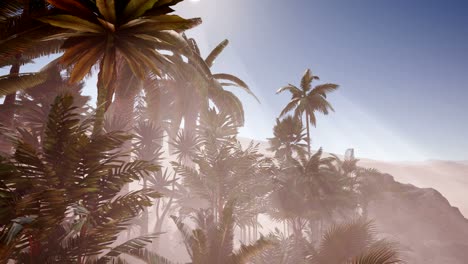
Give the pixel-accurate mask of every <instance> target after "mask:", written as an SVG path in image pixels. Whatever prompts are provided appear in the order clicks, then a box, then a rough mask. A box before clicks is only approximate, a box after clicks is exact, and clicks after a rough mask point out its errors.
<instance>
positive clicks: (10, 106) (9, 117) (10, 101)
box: [3, 55, 21, 127]
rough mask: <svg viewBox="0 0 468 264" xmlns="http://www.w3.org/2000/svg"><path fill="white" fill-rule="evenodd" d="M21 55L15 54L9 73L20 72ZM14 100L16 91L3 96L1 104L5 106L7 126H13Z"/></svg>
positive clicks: (5, 122) (16, 74)
mask: <svg viewBox="0 0 468 264" xmlns="http://www.w3.org/2000/svg"><path fill="white" fill-rule="evenodd" d="M20 57H21V55H17V56H16V60H15V63H14V64H13V65H12V66H11V68H10V75H11V76H18V75H19V72H20V64H19V61H18V60H19V59H20ZM15 102H16V92H14V93H11V94H8V95H7V96H5V101H3V106H4V108H5V113H4V118H5V120H4V124H5V125H6V126H7V127H13V123H14V120H13V119H14V116H15V110H14V107H15Z"/></svg>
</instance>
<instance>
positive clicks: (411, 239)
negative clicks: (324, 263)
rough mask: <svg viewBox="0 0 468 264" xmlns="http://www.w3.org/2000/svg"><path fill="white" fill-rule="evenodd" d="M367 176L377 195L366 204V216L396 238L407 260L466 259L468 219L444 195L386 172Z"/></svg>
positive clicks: (444, 263) (420, 263)
mask: <svg viewBox="0 0 468 264" xmlns="http://www.w3.org/2000/svg"><path fill="white" fill-rule="evenodd" d="M370 180H371V181H372V183H373V184H375V185H374V186H378V188H379V195H378V196H377V198H376V200H374V201H372V202H371V203H370V204H369V207H368V212H369V217H370V218H373V219H374V220H375V223H376V225H377V228H378V230H379V232H383V233H384V235H385V236H386V237H390V239H393V240H395V241H398V242H399V244H400V247H401V248H402V250H403V254H404V256H405V259H406V260H407V263H414V264H466V263H468V220H467V219H466V218H465V217H464V216H463V215H462V214H461V212H460V210H458V208H456V207H452V206H451V205H450V203H449V202H448V200H447V199H446V198H445V197H444V196H442V195H441V194H440V193H439V192H438V191H436V190H434V189H431V188H418V187H415V186H413V185H410V184H402V183H399V182H396V181H395V180H394V178H393V177H392V176H391V175H388V174H383V175H381V176H374V177H373V178H372V179H370Z"/></svg>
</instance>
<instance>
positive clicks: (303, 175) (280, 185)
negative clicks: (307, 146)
mask: <svg viewBox="0 0 468 264" xmlns="http://www.w3.org/2000/svg"><path fill="white" fill-rule="evenodd" d="M334 162H335V158H334V157H326V158H323V157H322V149H319V150H318V151H317V152H316V153H315V154H314V155H312V156H311V157H310V158H308V157H306V156H299V157H297V158H293V159H291V160H290V161H289V162H288V163H286V164H285V166H284V167H283V168H280V169H279V171H278V173H277V175H275V177H274V178H273V182H274V185H275V187H274V190H273V192H272V193H271V194H270V196H269V200H270V203H271V206H270V211H269V214H270V216H271V217H272V218H273V219H275V220H280V221H284V220H287V221H288V222H289V223H290V224H291V226H292V229H293V233H294V236H295V237H296V238H302V236H303V231H304V230H305V228H306V227H307V226H308V225H309V226H311V224H312V221H316V220H321V219H324V218H328V219H332V218H333V215H334V213H335V212H336V211H337V210H338V209H342V208H345V209H348V208H352V209H355V208H356V207H357V204H356V202H355V200H356V199H354V197H355V191H354V188H353V187H354V186H353V183H354V182H353V181H352V179H351V178H349V177H347V175H344V174H341V173H337V171H336V170H337V168H336V167H337V165H336V164H335V163H334ZM311 229H312V228H311ZM311 235H312V234H311Z"/></svg>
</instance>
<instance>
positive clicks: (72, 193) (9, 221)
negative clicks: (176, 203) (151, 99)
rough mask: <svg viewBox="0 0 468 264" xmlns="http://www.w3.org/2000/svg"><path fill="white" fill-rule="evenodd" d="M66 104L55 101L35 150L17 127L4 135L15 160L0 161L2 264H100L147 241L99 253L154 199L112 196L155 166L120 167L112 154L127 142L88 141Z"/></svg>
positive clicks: (145, 192)
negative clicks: (90, 263) (14, 263)
mask: <svg viewBox="0 0 468 264" xmlns="http://www.w3.org/2000/svg"><path fill="white" fill-rule="evenodd" d="M73 105H74V102H73V97H72V96H70V95H63V96H59V97H57V99H56V100H55V101H54V103H53V105H52V107H51V110H50V113H49V117H48V121H47V125H46V128H45V132H44V137H43V139H42V140H41V141H40V142H36V144H38V145H39V147H35V146H34V145H33V144H31V141H32V140H33V139H34V138H36V137H35V136H34V135H32V134H28V131H29V129H28V128H27V127H25V128H22V129H20V130H19V132H20V136H19V137H16V136H12V139H13V140H14V142H16V148H15V153H14V154H13V155H12V156H5V157H3V156H2V157H0V176H1V177H0V193H1V194H2V195H1V196H0V208H1V209H0V241H1V245H2V247H1V248H0V261H1V262H2V263H3V262H7V260H8V259H15V260H18V261H19V262H20V263H49V262H51V261H54V262H60V263H84V262H86V261H88V260H90V259H93V258H95V257H96V256H98V255H100V257H99V261H98V263H107V262H108V261H112V260H116V259H117V258H118V257H119V256H120V255H121V254H126V253H129V251H133V250H139V249H141V248H142V247H144V245H145V244H147V243H149V242H151V240H152V239H153V238H154V235H148V236H144V237H139V238H135V239H132V240H130V241H128V242H126V243H123V244H121V245H118V246H116V247H113V248H111V249H110V251H109V252H108V253H106V254H104V255H103V254H101V253H104V251H105V250H107V249H109V245H110V244H112V243H113V242H115V241H116V239H117V237H118V235H119V234H120V233H121V232H122V231H123V230H125V229H126V228H127V227H128V225H129V223H130V220H132V219H133V218H135V217H137V216H139V215H140V213H141V212H142V210H143V209H144V208H145V207H148V206H151V200H152V199H153V198H157V197H160V195H159V193H157V192H155V191H154V190H151V189H142V190H137V191H133V192H131V193H128V194H125V195H120V194H119V192H120V191H121V189H122V187H123V186H124V185H125V184H127V183H128V182H130V181H133V180H136V179H141V178H143V177H144V176H145V175H146V174H147V173H149V172H151V171H155V170H158V169H159V167H158V166H155V165H154V164H152V163H151V162H147V161H141V160H135V161H133V162H128V163H122V162H121V157H122V156H123V155H125V154H124V153H119V152H118V151H116V150H118V148H119V147H120V145H121V144H123V143H124V142H125V141H127V140H128V139H129V136H127V135H125V134H123V133H122V132H110V133H106V134H101V135H99V136H95V137H91V136H90V133H89V131H90V129H91V128H90V127H89V120H86V119H85V120H84V121H81V117H80V115H79V112H77V111H76V110H77V109H76V107H74V106H73ZM10 134H11V133H10ZM36 139H37V138H36ZM26 249H27V250H26ZM25 259H27V260H25Z"/></svg>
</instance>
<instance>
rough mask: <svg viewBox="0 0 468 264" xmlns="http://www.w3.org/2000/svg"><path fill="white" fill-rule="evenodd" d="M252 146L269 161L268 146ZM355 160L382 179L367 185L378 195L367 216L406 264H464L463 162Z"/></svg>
mask: <svg viewBox="0 0 468 264" xmlns="http://www.w3.org/2000/svg"><path fill="white" fill-rule="evenodd" d="M249 141H250V140H247V139H242V140H241V142H242V143H243V144H247V142H249ZM256 143H259V144H260V145H259V148H260V151H262V152H263V153H265V154H266V155H271V153H269V152H268V151H267V148H268V143H267V142H263V141H258V142H256ZM357 158H358V159H360V161H359V163H358V164H359V166H362V167H369V168H375V169H378V170H379V171H381V172H383V173H386V174H383V175H381V176H374V178H373V179H371V180H372V181H373V182H374V184H375V186H379V195H378V199H377V200H375V201H373V202H371V203H370V205H369V216H370V217H371V218H373V219H374V220H375V224H376V225H377V228H378V230H379V231H380V232H383V235H384V236H386V237H390V238H392V239H393V240H395V241H398V242H399V243H400V246H401V248H402V250H403V251H404V255H405V260H407V263H409V264H466V263H468V220H467V219H466V218H465V216H464V215H468V162H466V161H435V160H431V161H425V162H383V161H376V160H370V159H361V158H359V157H357ZM459 208H460V209H459Z"/></svg>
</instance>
